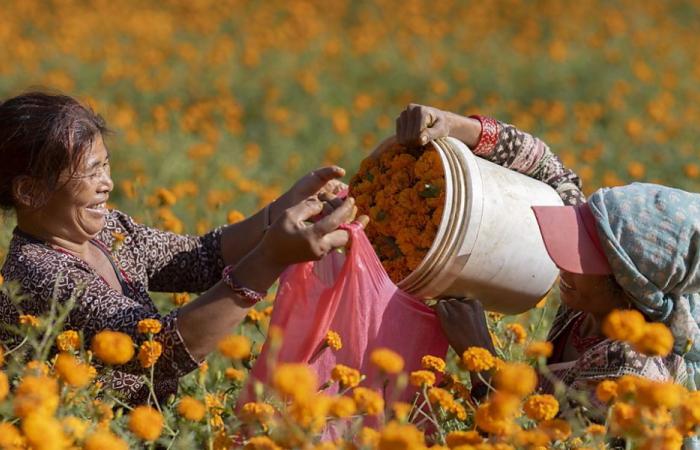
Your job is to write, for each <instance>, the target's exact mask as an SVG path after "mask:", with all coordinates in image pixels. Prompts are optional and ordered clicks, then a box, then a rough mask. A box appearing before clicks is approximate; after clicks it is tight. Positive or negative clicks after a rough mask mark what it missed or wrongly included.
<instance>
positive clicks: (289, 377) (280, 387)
mask: <svg viewBox="0 0 700 450" xmlns="http://www.w3.org/2000/svg"><path fill="white" fill-rule="evenodd" d="M272 385H273V386H274V388H275V389H276V390H277V392H279V393H280V394H281V395H283V396H286V397H291V398H293V399H295V400H300V399H304V398H309V397H311V396H312V395H313V394H314V393H315V392H316V388H317V386H318V380H317V378H316V373H315V372H314V371H313V370H311V368H310V367H309V366H308V365H306V364H301V363H286V364H280V365H279V366H277V368H276V369H275V373H274V374H273V377H272Z"/></svg>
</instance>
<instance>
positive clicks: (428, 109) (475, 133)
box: [396, 103, 481, 148]
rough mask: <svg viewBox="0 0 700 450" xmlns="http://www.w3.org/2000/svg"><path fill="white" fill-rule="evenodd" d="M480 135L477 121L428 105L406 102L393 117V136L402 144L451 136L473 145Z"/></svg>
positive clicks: (412, 145) (407, 144) (418, 142)
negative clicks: (394, 122) (400, 110)
mask: <svg viewBox="0 0 700 450" xmlns="http://www.w3.org/2000/svg"><path fill="white" fill-rule="evenodd" d="M480 134H481V122H479V121H478V120H476V119H472V118H469V117H464V116H460V115H459V114H454V113H451V112H449V111H443V110H440V109H438V108H433V107H432V106H425V105H418V104H416V103H409V105H408V106H407V107H406V109H404V110H403V111H402V112H401V114H400V115H399V117H397V118H396V139H397V141H398V142H399V144H401V145H404V146H406V147H417V146H421V145H425V144H427V143H428V141H431V140H433V139H438V138H443V137H447V136H452V137H455V138H457V139H459V140H461V141H462V142H464V143H465V144H467V146H469V147H472V148H473V147H474V146H475V145H476V144H477V142H478V141H479V135H480Z"/></svg>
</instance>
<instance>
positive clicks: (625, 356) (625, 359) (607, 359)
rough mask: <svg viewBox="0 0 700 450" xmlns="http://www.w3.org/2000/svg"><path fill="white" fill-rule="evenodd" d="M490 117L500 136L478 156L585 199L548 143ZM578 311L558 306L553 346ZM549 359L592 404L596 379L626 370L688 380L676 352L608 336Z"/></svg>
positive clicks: (570, 197) (569, 200)
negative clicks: (656, 351)
mask: <svg viewBox="0 0 700 450" xmlns="http://www.w3.org/2000/svg"><path fill="white" fill-rule="evenodd" d="M479 120H480V121H482V123H484V118H483V117H479ZM491 120H492V122H494V123H495V124H496V127H495V128H496V130H495V131H494V130H493V128H494V126H493V124H492V125H490V127H489V129H488V130H489V131H488V133H482V137H483V135H484V134H487V135H488V134H491V135H492V134H494V133H497V134H498V139H497V140H495V144H491V145H488V144H484V142H479V143H478V144H477V146H476V147H477V148H479V149H480V156H481V157H483V158H486V159H488V160H490V161H492V162H494V163H496V164H499V165H501V166H503V167H507V168H509V169H512V170H516V171H518V172H520V173H523V174H525V175H528V176H530V177H533V178H535V179H537V180H540V181H543V182H545V183H547V184H548V185H550V186H551V187H552V188H554V189H555V190H556V191H557V192H558V193H559V195H560V197H561V198H562V201H563V202H564V204H565V205H578V204H581V203H585V202H586V198H585V196H584V195H583V192H582V191H581V180H580V179H579V177H578V176H577V175H576V174H575V173H574V172H573V171H572V170H570V169H567V168H566V167H564V165H563V164H562V163H561V161H560V160H559V158H557V157H556V156H555V155H554V154H553V153H552V152H551V150H550V149H549V147H548V146H547V144H545V143H544V142H542V141H541V140H539V139H538V138H536V137H533V136H532V135H530V134H528V133H525V132H523V131H520V130H518V129H517V128H515V127H514V126H512V125H508V124H505V123H502V122H498V121H493V119H491ZM493 141H494V139H491V141H490V142H493ZM582 314H585V313H583V312H581V311H574V310H572V309H569V308H567V307H566V306H564V305H562V306H560V308H559V310H558V311H557V315H556V318H555V319H554V322H553V325H552V328H551V330H550V332H549V335H548V337H547V340H549V341H550V342H552V343H553V344H554V348H555V349H556V348H558V347H561V346H562V345H564V344H565V343H566V340H567V338H568V336H569V335H570V333H571V331H572V328H573V323H574V322H575V320H576V319H577V318H578V317H579V316H580V315H582ZM548 363H549V364H550V370H551V372H552V374H553V375H554V376H555V377H556V378H557V379H559V380H560V381H562V382H563V383H564V384H565V385H566V386H568V387H569V388H572V389H576V390H580V391H583V392H588V393H589V395H588V398H589V401H590V402H591V403H592V404H593V405H594V406H601V407H602V406H603V405H599V404H598V403H597V400H596V397H595V395H593V391H594V390H595V386H596V385H597V384H598V382H599V381H602V380H604V379H609V378H612V379H614V378H617V377H620V376H622V375H625V374H628V375H637V376H641V377H645V378H648V379H652V380H656V381H675V382H677V383H680V384H684V385H685V384H687V381H688V374H687V370H686V365H685V362H684V361H683V358H682V357H680V356H678V355H675V354H671V355H669V356H667V357H665V358H661V357H650V356H646V355H643V354H641V353H638V352H636V351H634V349H633V348H632V347H630V346H629V345H628V344H626V343H623V342H617V341H611V340H609V339H606V340H603V341H601V342H599V343H597V344H595V345H593V346H591V347H590V348H589V349H588V350H586V351H585V352H584V353H583V354H581V355H580V356H579V357H578V359H576V360H575V361H570V362H566V363H562V362H561V360H558V359H557V355H553V357H552V358H550V360H549V361H548ZM540 378H541V386H540V388H541V389H542V390H543V391H545V392H552V390H553V384H552V383H551V382H550V381H548V380H547V379H546V377H540Z"/></svg>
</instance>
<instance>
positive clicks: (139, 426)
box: [129, 405, 163, 441]
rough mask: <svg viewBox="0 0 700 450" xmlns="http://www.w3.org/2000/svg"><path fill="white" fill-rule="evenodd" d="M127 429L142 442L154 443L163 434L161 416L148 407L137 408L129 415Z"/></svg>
mask: <svg viewBox="0 0 700 450" xmlns="http://www.w3.org/2000/svg"><path fill="white" fill-rule="evenodd" d="M129 429H130V430H131V431H132V432H133V433H134V434H135V435H136V436H138V437H139V438H141V439H143V440H144V441H155V440H156V439H158V437H159V436H160V434H161V433H162V432H163V416H162V415H161V414H160V413H159V412H158V411H157V410H155V409H153V408H151V407H150V406H146V405H141V406H137V407H136V408H134V409H133V410H132V411H131V414H130V415H129Z"/></svg>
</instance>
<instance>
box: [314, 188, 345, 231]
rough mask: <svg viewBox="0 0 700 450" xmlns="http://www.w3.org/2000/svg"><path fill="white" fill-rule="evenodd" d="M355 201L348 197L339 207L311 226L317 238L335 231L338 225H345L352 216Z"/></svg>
mask: <svg viewBox="0 0 700 450" xmlns="http://www.w3.org/2000/svg"><path fill="white" fill-rule="evenodd" d="M354 207H355V199H354V198H352V197H350V198H348V199H347V200H345V201H344V202H343V204H342V205H340V207H338V208H336V209H335V210H334V211H333V212H332V213H330V214H328V215H327V216H326V217H324V218H323V219H321V220H319V221H318V222H316V223H315V224H314V225H313V230H314V233H315V234H316V235H317V236H325V235H326V234H328V233H331V232H333V231H335V230H336V229H337V228H338V227H339V226H340V225H342V224H344V223H347V222H348V221H349V220H350V218H351V217H352V215H353V211H354Z"/></svg>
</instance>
